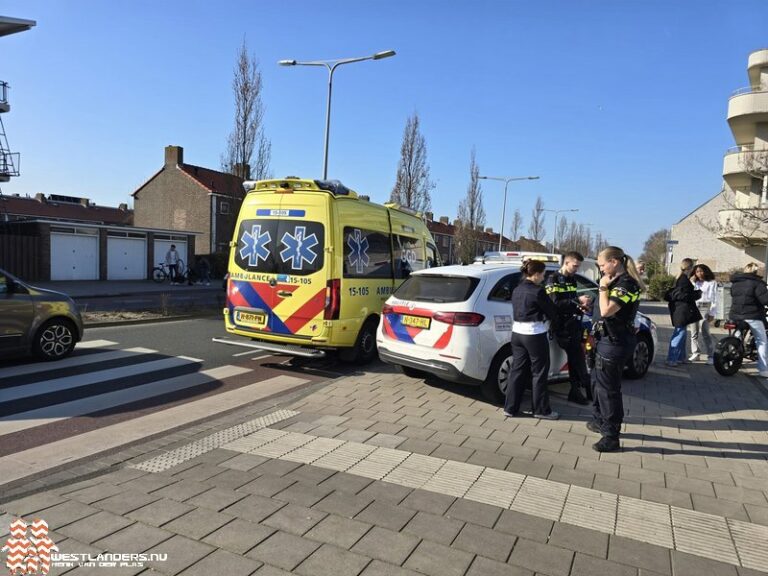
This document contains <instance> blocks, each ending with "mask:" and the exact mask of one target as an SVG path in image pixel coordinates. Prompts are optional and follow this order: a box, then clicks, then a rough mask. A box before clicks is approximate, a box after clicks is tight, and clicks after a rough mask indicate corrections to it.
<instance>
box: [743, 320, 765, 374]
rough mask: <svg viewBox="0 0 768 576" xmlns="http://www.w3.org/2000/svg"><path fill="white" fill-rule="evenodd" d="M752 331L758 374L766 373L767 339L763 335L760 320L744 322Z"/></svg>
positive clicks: (762, 326) (763, 328)
mask: <svg viewBox="0 0 768 576" xmlns="http://www.w3.org/2000/svg"><path fill="white" fill-rule="evenodd" d="M745 322H746V323H747V324H749V327H750V329H751V330H752V335H753V336H754V337H755V345H756V346H757V369H758V370H759V371H760V372H765V371H768V338H766V335H765V324H763V321H762V320H745Z"/></svg>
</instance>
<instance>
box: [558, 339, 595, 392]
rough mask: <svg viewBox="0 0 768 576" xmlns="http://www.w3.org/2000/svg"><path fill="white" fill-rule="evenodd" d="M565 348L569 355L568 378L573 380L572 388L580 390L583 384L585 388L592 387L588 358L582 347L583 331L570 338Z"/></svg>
mask: <svg viewBox="0 0 768 576" xmlns="http://www.w3.org/2000/svg"><path fill="white" fill-rule="evenodd" d="M563 349H564V350H565V354H566V355H567V356H568V378H569V380H570V381H571V388H572V389H576V390H578V389H579V387H581V386H583V387H584V388H588V387H591V386H592V383H591V379H590V376H589V370H587V359H586V358H585V356H584V350H583V349H582V347H581V333H579V334H578V335H575V336H574V337H573V338H572V339H570V340H569V341H568V342H567V346H565V347H563Z"/></svg>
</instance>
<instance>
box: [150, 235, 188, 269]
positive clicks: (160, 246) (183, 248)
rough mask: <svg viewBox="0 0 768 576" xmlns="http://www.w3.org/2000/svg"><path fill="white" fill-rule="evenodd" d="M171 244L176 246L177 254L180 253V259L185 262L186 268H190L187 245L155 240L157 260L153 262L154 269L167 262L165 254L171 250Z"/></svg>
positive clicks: (178, 242)
mask: <svg viewBox="0 0 768 576" xmlns="http://www.w3.org/2000/svg"><path fill="white" fill-rule="evenodd" d="M171 244H173V245H174V246H176V252H178V253H179V258H181V259H182V260H183V261H184V266H185V267H186V266H189V262H188V261H187V243H186V242H183V241H182V242H180V241H178V240H157V239H155V260H154V262H152V268H154V267H155V266H157V265H158V263H160V262H165V253H166V252H168V250H170V249H171Z"/></svg>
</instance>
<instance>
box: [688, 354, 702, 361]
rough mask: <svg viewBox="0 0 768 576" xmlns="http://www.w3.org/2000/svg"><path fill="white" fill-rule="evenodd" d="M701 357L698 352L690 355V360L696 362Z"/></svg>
mask: <svg viewBox="0 0 768 576" xmlns="http://www.w3.org/2000/svg"><path fill="white" fill-rule="evenodd" d="M698 359H699V355H698V353H696V354H691V355H690V356H688V362H696V361H697V360H698Z"/></svg>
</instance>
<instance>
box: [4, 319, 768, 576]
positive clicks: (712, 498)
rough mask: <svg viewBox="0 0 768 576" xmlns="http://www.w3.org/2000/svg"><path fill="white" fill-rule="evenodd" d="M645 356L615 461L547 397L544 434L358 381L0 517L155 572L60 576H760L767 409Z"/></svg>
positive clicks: (454, 390)
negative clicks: (36, 525)
mask: <svg viewBox="0 0 768 576" xmlns="http://www.w3.org/2000/svg"><path fill="white" fill-rule="evenodd" d="M660 337H661V342H662V343H663V342H664V341H665V339H668V337H669V335H668V331H664V330H662V332H661V334H660ZM660 352H661V351H660ZM660 352H659V353H657V356H656V358H657V365H656V366H654V367H653V368H652V370H651V372H650V373H649V374H648V376H647V377H646V378H645V379H643V380H640V381H634V382H633V381H626V382H625V383H624V394H625V409H626V411H627V417H626V431H625V434H624V436H623V446H624V451H623V452H621V453H616V454H602V455H600V454H598V453H596V452H594V451H593V450H592V449H591V448H590V444H591V443H592V442H594V441H595V440H596V436H595V435H593V434H591V433H589V432H588V431H587V430H586V428H585V426H584V423H585V421H586V420H587V417H588V415H587V412H586V411H585V410H583V409H580V408H579V407H577V406H573V405H569V404H567V403H565V402H564V397H565V393H566V388H567V387H566V386H565V385H562V384H561V385H556V386H553V396H554V400H553V404H554V405H555V406H556V409H557V410H558V411H561V413H562V414H563V418H562V419H561V420H559V421H556V422H548V421H539V420H533V419H524V420H514V421H511V420H508V419H504V418H503V416H502V415H501V411H500V409H499V408H498V407H495V406H491V405H489V404H487V403H485V402H484V401H482V400H481V399H480V398H479V395H478V394H476V392H477V391H476V390H473V389H471V388H464V387H457V386H451V385H448V384H444V383H442V384H441V383H435V382H429V383H425V382H423V381H420V380H413V379H410V378H407V377H405V376H403V375H401V374H399V373H398V372H396V371H394V370H390V369H389V368H388V367H385V366H382V365H376V366H374V367H372V369H371V370H370V371H367V372H365V373H361V374H360V375H356V376H351V377H345V378H342V379H339V380H336V381H333V382H330V383H329V384H328V385H324V386H320V387H315V388H313V389H312V391H311V392H309V393H307V394H304V395H303V396H302V397H299V398H298V399H296V400H293V401H290V402H289V403H287V404H286V405H285V406H273V407H269V409H267V408H268V407H260V408H259V409H258V410H256V409H254V410H252V414H251V415H250V416H248V417H247V420H248V422H249V424H247V425H240V426H236V425H238V424H240V422H242V421H244V420H243V419H241V420H235V419H234V417H232V418H230V419H229V420H228V421H222V422H221V423H220V425H219V426H218V427H217V428H210V429H207V430H206V431H205V432H204V433H203V431H202V430H201V429H199V430H198V432H199V433H198V434H197V436H194V437H191V436H190V437H188V438H179V437H178V435H177V437H176V438H175V439H176V440H177V442H176V443H174V444H170V445H167V446H162V447H161V445H160V444H159V443H158V442H154V443H152V444H150V445H148V446H147V447H146V448H145V449H144V450H142V449H141V448H136V449H132V450H133V451H132V452H131V455H134V456H135V457H134V458H133V459H132V460H131V461H130V462H127V463H125V464H123V465H121V467H120V469H118V470H116V471H112V472H109V473H107V474H102V475H99V476H96V477H93V478H89V479H87V480H84V481H81V482H76V483H72V484H68V485H65V486H60V487H56V488H51V489H47V490H41V491H40V492H38V493H36V494H34V495H29V496H26V497H24V498H21V499H17V500H16V501H14V502H8V503H5V504H0V510H3V511H5V512H8V513H12V514H16V515H23V516H24V517H25V518H28V519H30V520H31V519H32V518H33V517H38V516H39V517H42V518H44V519H45V520H46V521H47V522H48V524H49V525H50V526H51V529H52V530H54V533H53V535H52V537H53V539H54V541H56V542H57V543H58V544H59V545H60V548H61V549H62V550H63V551H66V552H97V551H105V550H109V551H112V552H144V551H150V552H157V553H166V554H167V555H168V560H167V561H166V562H155V563H150V564H148V567H146V568H126V569H118V568H110V569H106V568H103V569H98V568H90V569H89V568H76V569H73V570H71V571H70V573H71V574H80V573H85V572H86V571H96V570H100V572H99V573H107V574H112V573H115V574H117V573H120V574H123V573H124V574H138V573H141V572H142V571H145V573H150V572H154V571H156V572H159V573H163V574H180V573H182V574H184V575H185V576H186V575H191V574H197V573H200V574H202V573H204V572H205V573H210V572H212V571H215V572H217V573H224V572H227V573H232V574H235V575H237V574H244V575H245V574H251V573H254V572H256V574H258V575H260V576H272V575H279V574H283V573H285V571H287V572H292V573H297V574H301V575H302V576H337V575H338V576H347V575H349V576H358V575H359V574H362V575H364V576H379V575H387V576H389V575H402V576H407V575H409V574H426V575H427V576H464V575H465V574H467V575H469V576H480V575H483V576H485V575H489V574H490V575H495V574H500V575H501V574H510V575H516V574H532V573H534V572H535V573H539V574H549V575H552V576H559V575H563V576H565V575H569V574H570V575H574V576H576V575H581V574H619V575H621V574H643V575H646V574H670V575H671V574H674V575H675V576H677V575H681V574H682V575H685V574H691V575H693V574H696V575H697V576H698V575H699V574H752V573H757V572H756V571H755V570H753V569H761V570H768V552H767V551H766V549H767V548H768V546H766V542H768V498H767V495H768V462H766V456H767V455H768V450H767V449H766V447H767V444H768V443H767V442H766V434H767V432H768V420H767V419H766V412H765V410H766V409H767V408H768V392H766V390H765V388H764V387H763V385H762V384H761V383H759V382H758V381H757V380H756V379H754V378H751V377H749V376H746V375H744V374H740V375H737V376H735V377H732V378H722V377H720V376H718V375H717V374H716V373H715V372H714V370H713V369H712V367H711V366H707V365H704V364H694V365H688V366H686V367H685V368H683V369H666V368H665V367H663V364H662V363H661V362H660V361H659V360H660V359H661V358H663V356H662V355H661V353H660ZM281 410H282V411H281ZM289 410H290V412H289ZM254 416H255V417H256V418H255V419H254ZM265 418H269V420H267V419H265ZM212 433H213V434H212ZM174 449H175V450H174ZM309 462H311V464H309ZM382 478H383V479H384V480H382ZM9 519H10V515H6V517H4V518H3V519H2V521H3V523H4V525H7V524H8V520H9ZM63 572H64V569H60V568H55V569H53V570H52V572H51V573H52V574H61V573H63Z"/></svg>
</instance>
